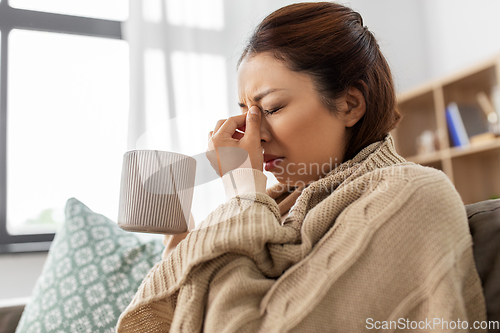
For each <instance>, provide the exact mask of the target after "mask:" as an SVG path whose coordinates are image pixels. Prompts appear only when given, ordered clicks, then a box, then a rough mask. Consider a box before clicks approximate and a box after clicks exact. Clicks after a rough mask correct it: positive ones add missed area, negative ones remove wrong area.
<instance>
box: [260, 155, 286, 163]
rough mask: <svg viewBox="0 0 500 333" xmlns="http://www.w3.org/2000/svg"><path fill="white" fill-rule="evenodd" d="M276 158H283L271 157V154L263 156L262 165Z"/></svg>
mask: <svg viewBox="0 0 500 333" xmlns="http://www.w3.org/2000/svg"><path fill="white" fill-rule="evenodd" d="M277 158H284V157H283V156H276V155H271V154H264V163H267V162H270V161H272V160H275V159H277Z"/></svg>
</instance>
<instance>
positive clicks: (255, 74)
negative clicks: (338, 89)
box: [237, 53, 310, 98]
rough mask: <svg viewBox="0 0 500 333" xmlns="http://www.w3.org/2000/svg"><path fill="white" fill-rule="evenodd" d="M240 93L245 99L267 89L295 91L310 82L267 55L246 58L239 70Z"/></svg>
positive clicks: (307, 78)
mask: <svg viewBox="0 0 500 333" xmlns="http://www.w3.org/2000/svg"><path fill="white" fill-rule="evenodd" d="M237 80H238V93H239V95H240V96H241V97H242V98H243V97H246V96H247V95H253V94H255V93H257V92H260V91H262V90H265V89H276V88H280V89H294V88H297V87H298V86H300V85H303V84H304V83H306V82H308V81H310V79H309V77H308V76H307V75H305V74H301V73H297V72H294V71H292V70H290V69H289V68H288V67H287V66H286V64H285V63H284V62H283V61H282V60H278V59H276V58H274V57H273V56H271V55H268V54H266V53H261V54H257V55H254V56H251V57H247V58H245V59H244V60H243V61H242V62H241V64H240V67H239V68H238V73H237Z"/></svg>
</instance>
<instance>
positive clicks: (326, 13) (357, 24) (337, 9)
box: [238, 2, 401, 161]
mask: <svg viewBox="0 0 500 333" xmlns="http://www.w3.org/2000/svg"><path fill="white" fill-rule="evenodd" d="M263 52H269V53H271V54H273V55H274V56H275V57H276V58H277V59H280V60H283V61H284V62H285V63H286V65H287V66H288V68H290V69H291V70H293V71H296V72H302V73H307V74H309V75H311V77H312V79H313V82H314V84H315V87H316V89H317V91H318V93H319V95H320V97H321V98H322V100H323V103H324V104H325V105H326V106H327V107H328V108H329V109H330V110H332V112H338V111H337V110H336V108H335V103H334V101H335V99H337V98H339V97H340V96H342V94H343V93H345V92H346V91H347V89H349V88H350V87H355V88H357V89H359V90H360V91H361V92H362V93H363V96H364V98H365V103H366V111H365V114H364V116H363V117H362V118H361V119H360V120H359V121H358V122H357V123H356V125H354V126H353V127H352V128H350V129H349V130H348V133H349V132H350V133H349V134H348V138H347V147H346V149H345V153H344V161H347V160H349V159H351V158H353V157H354V156H355V155H356V154H357V153H358V152H359V151H360V150H362V149H363V148H364V147H366V146H368V145H369V144H371V143H373V142H376V141H379V140H382V139H383V138H384V137H385V136H386V135H387V133H388V132H389V131H390V130H392V129H393V128H394V127H396V125H397V123H398V122H399V121H400V119H401V114H400V113H399V112H398V110H397V109H396V94H395V90H394V84H393V81H392V75H391V71H390V69H389V65H388V64H387V61H386V60H385V58H384V56H383V55H382V52H381V51H380V49H379V45H378V43H377V41H376V40H375V37H374V36H373V34H372V33H371V32H370V31H369V30H368V29H367V28H366V27H364V26H363V19H362V18H361V15H360V14H359V13H357V12H355V11H353V10H352V9H350V8H348V7H345V6H343V5H340V4H336V3H332V2H313V3H297V4H293V5H289V6H286V7H283V8H281V9H278V10H276V11H275V12H273V13H271V14H270V15H268V16H267V17H266V18H265V19H264V20H263V21H262V22H261V23H260V24H259V26H258V27H257V28H256V30H255V32H254V33H253V35H252V37H251V38H250V40H249V42H248V45H247V46H246V48H245V49H244V51H243V54H242V55H241V57H240V60H239V61H238V66H239V65H240V63H241V62H242V61H243V59H245V58H246V57H251V56H253V55H256V54H259V53H263Z"/></svg>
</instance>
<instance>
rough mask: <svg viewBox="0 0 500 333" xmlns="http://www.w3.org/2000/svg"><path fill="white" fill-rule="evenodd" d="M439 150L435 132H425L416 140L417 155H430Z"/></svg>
mask: <svg viewBox="0 0 500 333" xmlns="http://www.w3.org/2000/svg"><path fill="white" fill-rule="evenodd" d="M438 149H439V140H438V137H437V135H436V132H434V131H431V130H425V131H423V132H422V134H420V135H419V136H418V138H417V154H430V153H434V152H435V151H436V150H438Z"/></svg>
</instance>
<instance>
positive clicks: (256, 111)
mask: <svg viewBox="0 0 500 333" xmlns="http://www.w3.org/2000/svg"><path fill="white" fill-rule="evenodd" d="M249 112H250V113H251V114H259V108H258V107H256V106H252V107H251V108H250V110H249Z"/></svg>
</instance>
